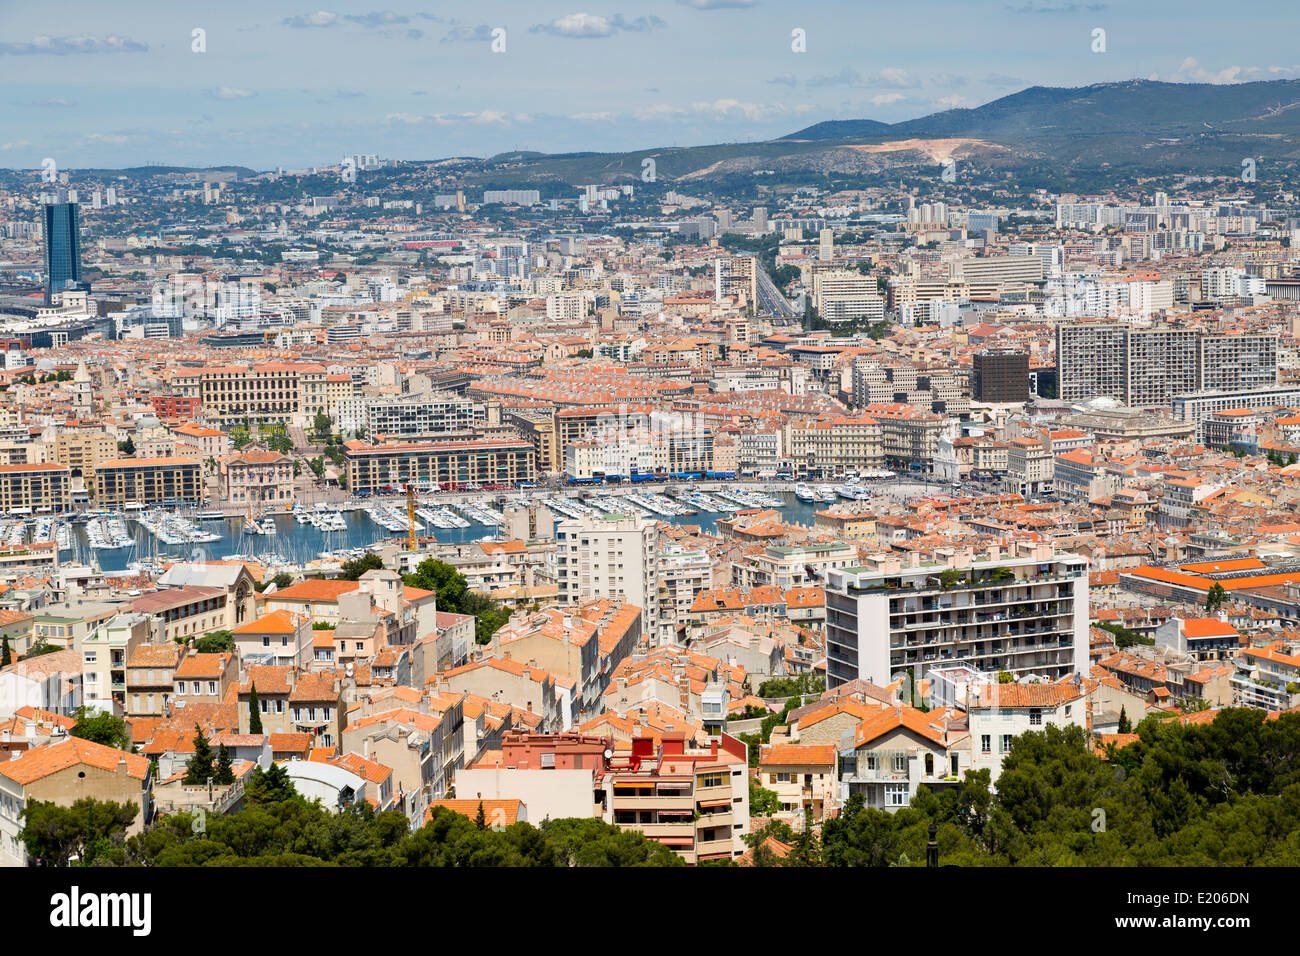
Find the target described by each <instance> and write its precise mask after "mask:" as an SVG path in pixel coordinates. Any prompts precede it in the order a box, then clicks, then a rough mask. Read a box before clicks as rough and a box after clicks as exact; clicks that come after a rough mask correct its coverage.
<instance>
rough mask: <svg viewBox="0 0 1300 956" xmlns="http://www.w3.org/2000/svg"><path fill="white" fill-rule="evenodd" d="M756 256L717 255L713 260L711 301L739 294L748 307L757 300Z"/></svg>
mask: <svg viewBox="0 0 1300 956" xmlns="http://www.w3.org/2000/svg"><path fill="white" fill-rule="evenodd" d="M758 269H759V265H758V258H757V257H756V256H719V257H718V258H717V259H714V260H713V301H714V302H726V301H727V300H728V299H730V298H731V297H732V296H739V297H740V299H741V301H742V302H743V303H744V304H745V305H747V306H750V307H753V306H754V305H755V304H756V303H757V302H758Z"/></svg>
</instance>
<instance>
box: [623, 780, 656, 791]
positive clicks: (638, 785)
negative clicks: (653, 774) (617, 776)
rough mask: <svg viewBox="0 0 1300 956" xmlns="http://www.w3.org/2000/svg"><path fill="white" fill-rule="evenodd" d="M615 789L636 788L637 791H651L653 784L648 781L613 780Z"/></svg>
mask: <svg viewBox="0 0 1300 956" xmlns="http://www.w3.org/2000/svg"><path fill="white" fill-rule="evenodd" d="M614 786H616V787H636V788H638V789H642V790H644V789H653V788H654V783H653V782H651V781H649V780H615V781H614Z"/></svg>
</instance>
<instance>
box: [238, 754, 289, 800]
mask: <svg viewBox="0 0 1300 956" xmlns="http://www.w3.org/2000/svg"><path fill="white" fill-rule="evenodd" d="M297 796H298V791H297V790H296V789H295V788H294V786H293V781H292V780H290V779H289V772H288V771H287V770H285V769H284V767H283V766H282V765H281V764H278V763H273V764H271V766H270V767H269V768H267V769H266V770H263V769H262V768H261V767H254V768H253V773H252V774H251V775H250V777H249V779H248V784H247V786H245V787H244V799H245V800H246V801H247V802H248V804H249V806H257V805H259V804H270V803H281V802H283V801H285V800H292V799H294V798H296V797H297Z"/></svg>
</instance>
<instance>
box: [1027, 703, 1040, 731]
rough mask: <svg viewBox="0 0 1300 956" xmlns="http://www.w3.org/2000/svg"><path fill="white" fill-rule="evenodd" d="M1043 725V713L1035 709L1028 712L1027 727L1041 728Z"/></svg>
mask: <svg viewBox="0 0 1300 956" xmlns="http://www.w3.org/2000/svg"><path fill="white" fill-rule="evenodd" d="M1042 725H1043V712H1042V711H1041V710H1039V709H1038V708H1037V707H1035V708H1033V709H1032V710H1031V711H1030V712H1029V726H1030V727H1041V726H1042Z"/></svg>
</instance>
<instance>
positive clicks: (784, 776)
mask: <svg viewBox="0 0 1300 956" xmlns="http://www.w3.org/2000/svg"><path fill="white" fill-rule="evenodd" d="M772 779H773V780H774V781H776V782H777V783H789V782H790V775H789V774H788V773H776V774H773V775H772Z"/></svg>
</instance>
